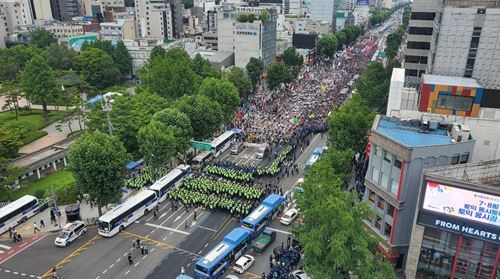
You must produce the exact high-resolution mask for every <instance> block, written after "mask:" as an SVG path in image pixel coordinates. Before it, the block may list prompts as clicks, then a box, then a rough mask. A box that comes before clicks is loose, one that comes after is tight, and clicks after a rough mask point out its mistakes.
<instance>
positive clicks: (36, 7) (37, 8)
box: [30, 0, 54, 21]
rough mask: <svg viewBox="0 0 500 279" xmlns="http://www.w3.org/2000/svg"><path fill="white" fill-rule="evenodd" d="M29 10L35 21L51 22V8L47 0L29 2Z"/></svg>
mask: <svg viewBox="0 0 500 279" xmlns="http://www.w3.org/2000/svg"><path fill="white" fill-rule="evenodd" d="M30 1H31V5H32V6H31V8H32V13H33V19H34V20H35V21H44V20H53V19H54V18H53V17H52V8H51V6H50V1H47V0H30Z"/></svg>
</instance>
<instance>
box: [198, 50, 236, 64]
mask: <svg viewBox="0 0 500 279" xmlns="http://www.w3.org/2000/svg"><path fill="white" fill-rule="evenodd" d="M196 54H200V55H201V56H202V57H203V58H205V59H207V60H208V61H210V62H213V63H221V62H223V61H224V60H226V59H227V58H228V57H229V56H231V55H234V52H231V51H208V50H196V51H195V52H193V53H192V55H191V56H192V57H195V56H196Z"/></svg>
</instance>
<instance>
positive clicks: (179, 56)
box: [166, 47, 191, 61]
mask: <svg viewBox="0 0 500 279" xmlns="http://www.w3.org/2000/svg"><path fill="white" fill-rule="evenodd" d="M166 55H167V56H168V57H170V59H172V60H173V61H179V60H183V61H191V58H190V57H189V54H188V53H187V52H186V51H185V50H184V49H183V48H180V47H174V48H171V49H169V50H168V51H167V53H166Z"/></svg>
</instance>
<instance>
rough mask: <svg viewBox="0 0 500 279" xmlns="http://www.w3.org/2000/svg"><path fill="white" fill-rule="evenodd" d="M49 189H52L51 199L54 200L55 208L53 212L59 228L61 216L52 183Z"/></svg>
mask: <svg viewBox="0 0 500 279" xmlns="http://www.w3.org/2000/svg"><path fill="white" fill-rule="evenodd" d="M50 189H51V190H52V201H53V202H54V207H55V209H56V212H55V214H56V215H57V225H58V226H59V228H61V216H59V208H58V207H57V197H56V194H55V193H54V185H50Z"/></svg>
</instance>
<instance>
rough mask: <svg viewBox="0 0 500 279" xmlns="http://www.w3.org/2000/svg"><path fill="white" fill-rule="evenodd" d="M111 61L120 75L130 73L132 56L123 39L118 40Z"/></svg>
mask: <svg viewBox="0 0 500 279" xmlns="http://www.w3.org/2000/svg"><path fill="white" fill-rule="evenodd" d="M112 58H113V61H114V62H115V65H116V67H117V68H118V69H119V70H120V72H121V74H122V75H127V74H130V73H132V56H130V53H129V52H128V50H127V47H126V46H125V44H124V43H123V41H118V43H117V44H116V46H115V48H114V49H113V54H112Z"/></svg>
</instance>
